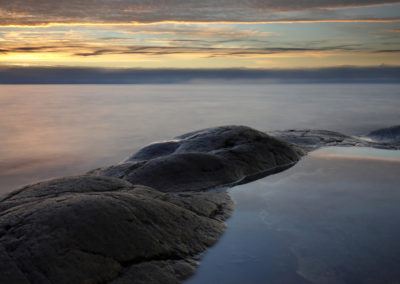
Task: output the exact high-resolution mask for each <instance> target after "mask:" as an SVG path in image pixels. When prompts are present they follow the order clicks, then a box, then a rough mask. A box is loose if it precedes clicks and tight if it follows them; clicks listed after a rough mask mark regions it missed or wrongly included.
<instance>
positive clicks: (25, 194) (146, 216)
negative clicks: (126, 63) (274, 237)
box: [0, 126, 398, 284]
mask: <svg viewBox="0 0 400 284" xmlns="http://www.w3.org/2000/svg"><path fill="white" fill-rule="evenodd" d="M270 134H271V135H274V136H276V138H274V137H271V136H270V135H267V134H265V133H262V132H260V131H257V130H254V129H251V128H249V127H245V126H223V127H216V128H209V129H204V130H200V131H195V132H191V133H187V134H184V135H181V136H178V137H176V138H174V139H172V140H168V141H164V142H158V143H154V144H151V145H149V146H147V147H145V148H143V149H142V150H140V151H138V152H137V153H136V154H134V155H132V156H131V157H129V158H128V159H127V160H125V161H123V162H122V163H120V164H118V165H114V166H110V167H106V168H101V169H96V170H93V171H91V172H90V173H89V174H87V175H81V176H73V177H64V178H58V179H53V180H49V181H43V182H39V183H36V184H32V185H28V186H25V187H22V188H20V189H18V190H15V191H14V192H11V193H10V194H8V195H6V196H3V197H1V198H0V283H118V284H120V283H155V284H157V283H163V284H164V283H180V281H181V280H183V279H185V278H187V277H189V276H190V275H192V274H193V273H194V270H195V267H196V265H197V263H196V258H197V256H198V255H199V254H200V253H202V252H203V251H204V250H206V248H207V247H209V246H211V245H213V244H214V243H215V242H216V241H217V240H218V238H219V237H220V235H221V234H222V232H223V230H224V228H225V224H224V220H226V218H228V217H229V215H230V213H231V210H232V200H231V199H230V197H229V195H228V194H227V193H226V191H224V190H223V189H222V188H220V189H218V188H217V187H221V186H233V185H235V184H239V183H245V182H248V181H251V180H253V179H256V178H259V177H262V176H265V175H268V174H271V173H275V172H277V171H281V170H284V169H286V168H287V167H290V166H292V165H294V164H295V163H296V162H297V161H298V160H299V159H300V157H301V156H302V155H304V154H305V152H306V151H308V150H312V149H316V148H318V147H321V146H330V145H332V146H340V145H341V146H368V147H380V148H385V147H386V148H388V149H393V148H395V147H398V144H393V143H392V144H390V143H380V142H372V141H366V140H363V139H361V138H359V137H350V136H347V135H343V134H340V133H336V132H330V131H323V130H288V131H275V132H271V133H270ZM277 138H278V139H277ZM279 139H281V140H283V141H286V142H283V141H281V140H279ZM288 142H289V143H288ZM291 143H293V144H295V145H293V144H291ZM296 145H297V146H296ZM304 150H305V151H304Z"/></svg>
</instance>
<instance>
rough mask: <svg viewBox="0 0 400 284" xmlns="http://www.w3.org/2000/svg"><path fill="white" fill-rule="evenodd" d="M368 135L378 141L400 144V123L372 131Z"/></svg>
mask: <svg viewBox="0 0 400 284" xmlns="http://www.w3.org/2000/svg"><path fill="white" fill-rule="evenodd" d="M366 137H368V138H371V139H373V140H375V141H378V142H388V143H396V144H400V125H396V126H392V127H388V128H382V129H378V130H375V131H372V132H370V133H368V134H367V135H366Z"/></svg>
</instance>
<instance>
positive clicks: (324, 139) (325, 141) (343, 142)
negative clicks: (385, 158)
mask: <svg viewBox="0 0 400 284" xmlns="http://www.w3.org/2000/svg"><path fill="white" fill-rule="evenodd" d="M267 133H268V134H269V135H271V136H274V137H276V138H277V139H279V140H282V141H286V142H288V143H291V144H294V145H297V146H299V147H301V148H302V149H304V150H305V151H312V150H316V149H318V148H320V147H327V146H339V147H341V146H344V147H373V148H379V149H388V150H396V149H400V143H399V142H397V143H396V142H395V141H387V140H383V139H382V140H381V141H373V140H371V139H370V138H369V137H363V136H349V135H346V134H342V133H339V132H334V131H328V130H313V129H303V130H295V129H289V130H276V131H269V132H267ZM371 133H373V132H371Z"/></svg>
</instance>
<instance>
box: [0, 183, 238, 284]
mask: <svg viewBox="0 0 400 284" xmlns="http://www.w3.org/2000/svg"><path fill="white" fill-rule="evenodd" d="M231 207H232V202H231V200H230V198H229V196H228V195H227V194H226V193H225V192H209V193H195V194H191V195H187V194H180V195H173V194H166V193H161V192H159V191H156V190H154V189H151V188H148V187H143V186H134V185H132V184H130V183H129V182H127V181H124V180H120V179H115V178H109V177H94V176H76V177H67V178H60V179H55V180H50V181H45V182H41V183H37V184H34V185H29V186H26V187H23V188H21V189H19V190H17V191H14V192H12V193H11V194H9V195H7V196H5V197H3V198H2V199H1V201H0V267H1V270H0V271H1V273H0V283H106V282H110V281H115V283H178V282H179V281H180V280H181V279H184V278H186V277H188V276H189V275H190V274H192V273H193V271H194V268H195V266H196V263H195V261H193V260H192V258H193V257H194V256H195V255H196V254H198V253H201V252H203V251H204V250H205V249H206V248H207V247H208V246H210V245H212V244H214V243H215V242H216V241H217V239H218V237H219V236H220V235H221V233H222V232H223V230H224V227H225V225H224V223H223V220H224V219H225V218H226V217H227V216H228V215H229V212H230V210H231ZM149 271H152V273H148V272H149Z"/></svg>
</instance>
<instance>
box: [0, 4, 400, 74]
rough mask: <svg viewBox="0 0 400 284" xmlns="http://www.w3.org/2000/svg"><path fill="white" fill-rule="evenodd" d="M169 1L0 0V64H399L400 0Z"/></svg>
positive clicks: (151, 66)
mask: <svg viewBox="0 0 400 284" xmlns="http://www.w3.org/2000/svg"><path fill="white" fill-rule="evenodd" d="M169 2H171V3H168V4H169V5H167V4H166V2H163V1H153V2H152V4H149V3H145V4H143V3H142V2H141V1H133V2H132V1H124V0H119V1H115V3H114V4H113V5H111V3H108V2H107V1H96V0H91V1H84V2H83V3H82V2H79V1H68V2H67V1H61V2H60V3H58V4H57V5H58V6H54V5H55V4H54V3H52V2H49V1H40V2H38V3H34V4H32V3H30V2H29V1H28V0H19V1H14V2H12V4H10V3H6V4H5V3H2V4H0V66H68V67H74V66H75V67H101V68H200V69H201V68H256V69H265V68H320V67H334V66H343V65H352V66H380V65H392V66H393V65H395V66H396V65H400V56H399V55H400V4H399V3H400V1H384V2H383V3H381V2H379V1H373V0H370V1H354V0H353V1H347V2H346V3H339V2H341V1H338V3H336V4H332V3H331V1H320V3H319V4H318V5H316V4H315V3H314V2H313V1H306V0H304V1H301V3H297V2H293V3H292V2H285V3H280V2H279V1H238V2H235V4H230V5H229V3H228V2H227V1H223V0H221V1H206V2H204V3H203V4H198V3H195V2H192V1H186V2H182V1H180V0H174V1H169ZM53 4H54V5H53ZM165 5H167V6H165ZM174 5H175V6H174ZM90 7H92V8H93V9H92V10H90Z"/></svg>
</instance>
